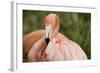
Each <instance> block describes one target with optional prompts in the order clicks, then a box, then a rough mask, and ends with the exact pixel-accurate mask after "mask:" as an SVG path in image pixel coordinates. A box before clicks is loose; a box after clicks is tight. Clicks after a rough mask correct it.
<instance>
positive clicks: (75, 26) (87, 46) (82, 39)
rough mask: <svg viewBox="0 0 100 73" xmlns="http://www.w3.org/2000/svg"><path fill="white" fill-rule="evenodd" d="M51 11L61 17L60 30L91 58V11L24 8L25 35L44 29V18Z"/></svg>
mask: <svg viewBox="0 0 100 73" xmlns="http://www.w3.org/2000/svg"><path fill="white" fill-rule="evenodd" d="M49 13H56V14H57V16H58V17H59V18H60V29H59V32H61V33H62V34H64V35H65V36H67V37H68V38H69V39H71V40H73V41H74V42H76V43H78V44H79V45H80V46H81V47H82V49H83V50H84V52H85V53H86V55H87V57H88V59H91V14H90V13H75V12H50V11H33V10H23V35H25V34H27V33H29V32H32V31H35V30H38V29H44V24H43V19H44V18H45V16H47V15H48V14H49Z"/></svg>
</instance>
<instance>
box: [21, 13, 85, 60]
mask: <svg viewBox="0 0 100 73" xmlns="http://www.w3.org/2000/svg"><path fill="white" fill-rule="evenodd" d="M44 25H45V30H42V29H40V30H37V31H34V32H31V33H29V34H27V35H25V36H24V44H23V46H24V56H27V58H28V61H29V62H35V61H60V60H86V59H87V56H86V54H85V52H84V51H83V50H82V48H81V47H80V46H79V45H78V44H77V43H75V42H74V41H72V40H70V39H68V38H67V37H66V36H64V35H63V34H61V33H60V32H58V31H59V28H60V22H59V17H58V16H57V15H56V14H53V13H50V14H48V15H47V16H46V17H45V19H44Z"/></svg>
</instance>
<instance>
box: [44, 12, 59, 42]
mask: <svg viewBox="0 0 100 73" xmlns="http://www.w3.org/2000/svg"><path fill="white" fill-rule="evenodd" d="M44 24H45V39H46V42H47V44H48V42H49V41H50V39H51V38H52V37H53V36H54V35H55V34H57V33H58V30H59V18H58V16H57V15H56V14H52V13H51V14H49V15H47V16H46V17H45V19H44Z"/></svg>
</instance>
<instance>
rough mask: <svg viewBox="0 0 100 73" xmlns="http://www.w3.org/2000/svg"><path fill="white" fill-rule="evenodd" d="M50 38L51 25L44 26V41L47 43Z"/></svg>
mask: <svg viewBox="0 0 100 73" xmlns="http://www.w3.org/2000/svg"><path fill="white" fill-rule="evenodd" d="M50 38H51V25H48V26H46V28H45V41H46V43H47V44H48V43H49V41H50Z"/></svg>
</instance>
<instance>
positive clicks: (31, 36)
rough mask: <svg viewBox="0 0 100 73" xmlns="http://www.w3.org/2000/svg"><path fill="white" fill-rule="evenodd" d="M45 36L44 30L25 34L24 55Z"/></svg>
mask: <svg viewBox="0 0 100 73" xmlns="http://www.w3.org/2000/svg"><path fill="white" fill-rule="evenodd" d="M43 36H44V30H37V31H34V32H31V33H28V34H26V35H24V37H23V56H24V58H25V57H26V56H27V55H28V53H29V51H30V49H31V48H32V46H33V45H34V44H35V43H36V42H37V41H38V40H40V39H41V38H42V37H43Z"/></svg>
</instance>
